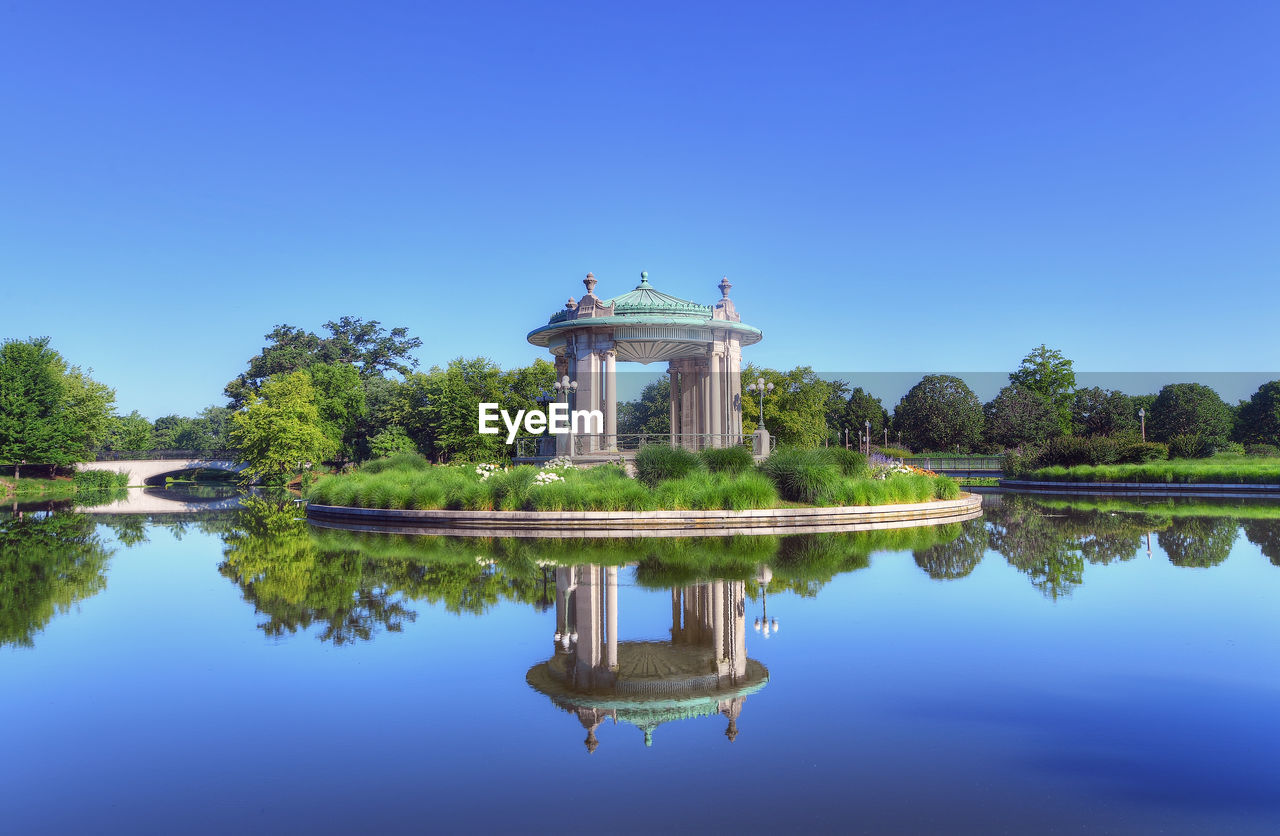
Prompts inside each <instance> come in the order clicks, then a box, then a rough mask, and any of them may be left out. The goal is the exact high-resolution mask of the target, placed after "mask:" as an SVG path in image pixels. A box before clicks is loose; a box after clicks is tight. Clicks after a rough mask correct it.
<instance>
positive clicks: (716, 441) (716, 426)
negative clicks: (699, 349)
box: [710, 353, 725, 447]
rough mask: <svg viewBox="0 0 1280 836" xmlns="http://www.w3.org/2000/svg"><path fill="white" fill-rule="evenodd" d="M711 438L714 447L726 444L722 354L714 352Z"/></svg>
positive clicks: (712, 359)
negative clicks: (721, 380) (721, 382)
mask: <svg viewBox="0 0 1280 836" xmlns="http://www.w3.org/2000/svg"><path fill="white" fill-rule="evenodd" d="M710 406H711V433H712V434H713V436H714V437H713V438H712V439H711V446H712V447H723V446H724V433H725V422H724V417H725V415H724V413H725V409H724V398H723V397H722V395H721V392H720V355H719V354H718V353H713V354H712V355H711V404H710Z"/></svg>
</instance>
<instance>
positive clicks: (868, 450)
mask: <svg viewBox="0 0 1280 836" xmlns="http://www.w3.org/2000/svg"><path fill="white" fill-rule="evenodd" d="M862 423H863V424H865V425H866V427H867V455H868V456H870V455H871V421H869V420H868V421H863V422H862Z"/></svg>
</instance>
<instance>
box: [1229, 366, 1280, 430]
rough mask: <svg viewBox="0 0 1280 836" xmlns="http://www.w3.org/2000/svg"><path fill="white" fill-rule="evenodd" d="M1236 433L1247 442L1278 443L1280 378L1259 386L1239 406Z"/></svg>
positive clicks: (1279, 428)
mask: <svg viewBox="0 0 1280 836" xmlns="http://www.w3.org/2000/svg"><path fill="white" fill-rule="evenodd" d="M1236 434H1237V436H1238V437H1239V439H1240V440H1241V441H1244V442H1247V443H1252V444H1273V445H1280V380H1273V381H1271V382H1270V383H1264V384H1262V385H1261V386H1259V387H1258V391H1256V392H1254V393H1253V396H1252V397H1251V398H1249V400H1247V401H1246V402H1245V403H1244V404H1243V405H1242V406H1241V407H1240V417H1239V421H1238V423H1237V431H1236Z"/></svg>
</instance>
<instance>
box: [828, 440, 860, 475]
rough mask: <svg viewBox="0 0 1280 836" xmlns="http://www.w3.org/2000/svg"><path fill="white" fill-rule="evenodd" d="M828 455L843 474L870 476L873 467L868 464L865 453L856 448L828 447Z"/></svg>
mask: <svg viewBox="0 0 1280 836" xmlns="http://www.w3.org/2000/svg"><path fill="white" fill-rule="evenodd" d="M825 452H826V454H827V456H828V457H829V458H830V459H831V460H832V462H833V463H834V464H835V466H836V467H838V468H840V473H841V475H843V476H870V475H871V468H870V467H868V465H867V457H866V455H864V454H863V453H859V452H858V451H856V450H850V449H848V448H845V447H830V448H827V449H826V451H825Z"/></svg>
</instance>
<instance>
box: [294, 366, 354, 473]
mask: <svg viewBox="0 0 1280 836" xmlns="http://www.w3.org/2000/svg"><path fill="white" fill-rule="evenodd" d="M307 374H308V375H310V377H311V385H312V386H313V387H314V388H315V393H316V394H315V398H316V407H317V409H318V410H319V413H320V427H321V429H322V430H323V431H324V434H325V435H326V436H327V437H328V438H329V441H330V442H332V444H333V448H334V450H335V451H336V455H337V456H338V457H339V458H340V459H341V460H343V461H351V460H353V459H355V458H357V457H358V455H359V452H360V451H359V448H360V442H361V439H360V437H359V431H360V428H361V426H362V424H363V422H364V419H365V418H366V417H367V416H368V414H369V410H368V406H367V405H366V403H365V396H364V384H363V382H362V381H361V379H360V374H359V373H358V372H357V371H356V369H355V367H353V366H350V365H347V364H345V363H316V364H314V365H312V366H309V367H307Z"/></svg>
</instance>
